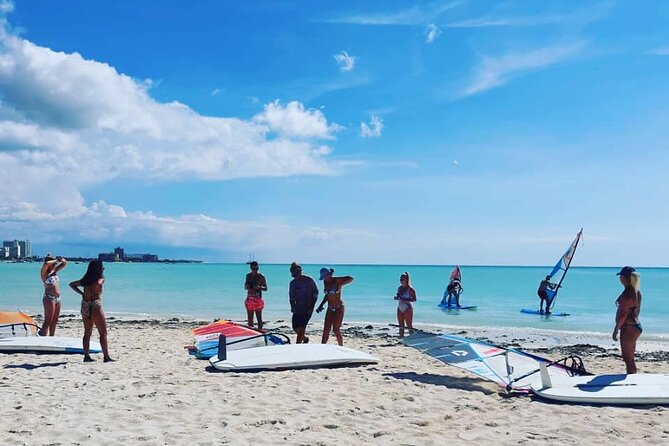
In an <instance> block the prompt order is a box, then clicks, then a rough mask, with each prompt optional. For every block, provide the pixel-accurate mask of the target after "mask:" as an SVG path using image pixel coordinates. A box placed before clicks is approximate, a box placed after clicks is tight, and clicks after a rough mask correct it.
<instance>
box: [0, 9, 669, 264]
mask: <svg viewBox="0 0 669 446" xmlns="http://www.w3.org/2000/svg"><path fill="white" fill-rule="evenodd" d="M668 25H669V3H667V2H656V1H634V2H631V1H627V2H624V1H582V2H564V1H550V0H547V1H541V2H530V1H504V2H499V1H471V0H470V1H466V0H450V1H428V2H405V1H392V0H390V1H384V2H360V1H340V0H338V1H319V2H311V1H307V0H304V1H283V0H271V1H270V0H268V1H247V2H220V1H213V0H202V1H198V2H188V3H184V2H182V1H175V0H162V1H151V0H147V1H142V2H137V1H134V0H115V1H103V0H101V1H96V2H90V1H87V0H72V1H67V2H58V1H51V2H44V1H37V0H30V1H27V0H26V1H21V0H14V1H8V0H0V238H2V239H30V240H31V242H32V246H33V253H34V254H37V255H42V254H45V253H46V252H47V251H51V252H54V253H57V254H62V255H66V256H67V255H69V256H75V255H77V256H78V255H82V256H95V255H96V254H97V253H98V252H107V251H111V249H112V248H113V247H115V246H117V245H120V246H123V247H125V248H126V252H136V253H141V252H152V253H156V254H158V255H159V256H161V257H163V258H164V257H168V258H196V259H202V260H205V261H225V262H243V261H246V260H248V259H249V256H251V255H252V256H254V257H255V258H256V259H258V260H259V261H261V262H290V261H293V260H297V261H301V262H305V263H387V264H457V263H459V264H488V265H548V264H552V263H555V262H556V261H557V259H558V257H559V256H560V255H561V254H562V252H563V251H564V250H566V248H567V247H568V245H569V243H570V242H571V240H572V239H573V238H574V236H575V235H576V233H577V232H578V230H579V229H580V228H581V227H583V228H584V231H583V234H584V239H583V244H582V245H581V248H580V250H579V252H578V253H577V255H576V256H575V258H574V265H593V266H595V265H601V266H608V265H611V266H615V265H623V264H632V265H638V266H667V265H669V260H667V259H668V258H669V257H668V256H667V252H669V231H668V229H667V221H668V220H669V204H668V200H667V198H666V197H667V196H668V195H669V181H667V170H668V168H669V150H668V149H669V142H668V141H669V26H668Z"/></svg>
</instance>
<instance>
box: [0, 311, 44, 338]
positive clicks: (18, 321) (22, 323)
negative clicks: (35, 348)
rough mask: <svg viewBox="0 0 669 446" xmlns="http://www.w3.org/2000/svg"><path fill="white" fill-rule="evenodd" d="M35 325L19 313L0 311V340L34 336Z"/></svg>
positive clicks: (31, 319) (32, 320) (26, 316)
mask: <svg viewBox="0 0 669 446" xmlns="http://www.w3.org/2000/svg"><path fill="white" fill-rule="evenodd" d="M37 328H38V326H37V323H36V322H35V320H34V319H33V318H31V317H30V316H28V315H27V314H25V313H23V312H21V311H0V338H8V337H16V336H34V335H35V334H36V333H37Z"/></svg>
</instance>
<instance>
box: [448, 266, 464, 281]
mask: <svg viewBox="0 0 669 446" xmlns="http://www.w3.org/2000/svg"><path fill="white" fill-rule="evenodd" d="M450 280H451V282H452V281H454V280H457V281H458V282H462V273H461V272H460V265H456V266H455V268H453V271H451V276H450Z"/></svg>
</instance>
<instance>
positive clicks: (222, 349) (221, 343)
mask: <svg viewBox="0 0 669 446" xmlns="http://www.w3.org/2000/svg"><path fill="white" fill-rule="evenodd" d="M226 359H228V343H227V342H226V340H225V335H224V334H222V335H220V336H219V337H218V360H219V361H225V360H226Z"/></svg>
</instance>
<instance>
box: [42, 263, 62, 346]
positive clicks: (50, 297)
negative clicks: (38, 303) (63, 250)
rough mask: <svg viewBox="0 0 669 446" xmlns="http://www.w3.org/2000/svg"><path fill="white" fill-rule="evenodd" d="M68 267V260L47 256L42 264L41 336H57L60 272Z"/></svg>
mask: <svg viewBox="0 0 669 446" xmlns="http://www.w3.org/2000/svg"><path fill="white" fill-rule="evenodd" d="M66 266H67V260H65V259H64V258H62V257H53V256H52V255H51V254H47V255H46V257H45V258H44V263H43V264H42V270H41V271H40V277H41V278H42V284H44V296H43V297H42V304H43V305H44V323H43V324H42V328H41V329H40V330H39V335H40V336H53V335H54V334H56V324H57V323H58V317H59V316H60V279H59V278H58V272H59V271H61V270H62V269H63V268H65V267H66Z"/></svg>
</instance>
